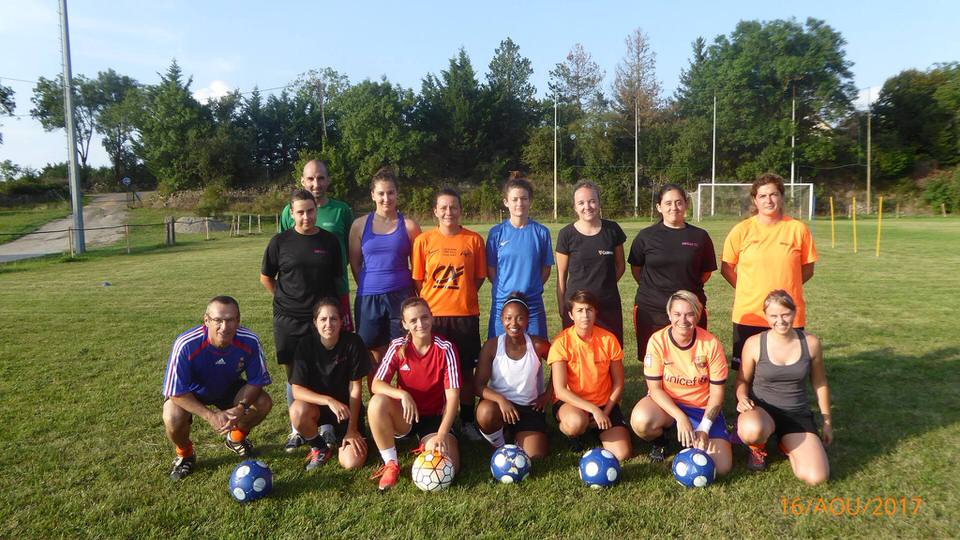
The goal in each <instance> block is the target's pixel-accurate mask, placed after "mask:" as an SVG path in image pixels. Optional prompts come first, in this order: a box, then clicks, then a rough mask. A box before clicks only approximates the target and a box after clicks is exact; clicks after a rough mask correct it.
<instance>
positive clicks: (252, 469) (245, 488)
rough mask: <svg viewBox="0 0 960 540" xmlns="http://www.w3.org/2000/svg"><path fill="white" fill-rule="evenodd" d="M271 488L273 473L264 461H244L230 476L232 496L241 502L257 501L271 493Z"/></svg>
mask: <svg viewBox="0 0 960 540" xmlns="http://www.w3.org/2000/svg"><path fill="white" fill-rule="evenodd" d="M271 488H273V473H272V472H270V467H268V466H267V464H266V463H264V462H262V461H255V460H252V459H248V460H246V461H242V462H240V464H239V465H237V466H236V467H235V468H234V469H233V472H232V473H231V474H230V494H231V495H233V498H234V499H236V500H238V501H240V502H249V501H255V500H257V499H259V498H260V497H263V496H264V495H266V494H267V493H270V489H271Z"/></svg>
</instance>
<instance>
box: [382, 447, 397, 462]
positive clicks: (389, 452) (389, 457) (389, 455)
mask: <svg viewBox="0 0 960 540" xmlns="http://www.w3.org/2000/svg"><path fill="white" fill-rule="evenodd" d="M380 457H381V458H382V459H383V462H384V463H389V462H391V461H392V462H394V463H398V461H397V447H396V446H391V447H390V448H387V449H386V450H381V451H380Z"/></svg>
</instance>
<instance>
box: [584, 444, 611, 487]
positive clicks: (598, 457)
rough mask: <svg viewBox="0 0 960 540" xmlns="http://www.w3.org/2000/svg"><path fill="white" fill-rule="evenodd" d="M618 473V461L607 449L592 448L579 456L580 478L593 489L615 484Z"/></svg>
mask: <svg viewBox="0 0 960 540" xmlns="http://www.w3.org/2000/svg"><path fill="white" fill-rule="evenodd" d="M620 473H621V471H620V461H619V460H618V459H617V457H616V456H614V455H613V453H611V452H610V451H609V450H604V449H603V448H593V449H592V450H588V451H587V452H586V453H584V454H583V457H581V458H580V480H582V481H583V483H584V484H586V485H588V486H590V487H591V488H593V489H601V488H605V487H610V486H612V485H614V484H616V483H617V481H618V480H620Z"/></svg>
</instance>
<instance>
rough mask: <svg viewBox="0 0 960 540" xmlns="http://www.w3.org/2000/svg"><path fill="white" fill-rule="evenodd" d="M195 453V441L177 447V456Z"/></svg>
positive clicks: (187, 455)
mask: <svg viewBox="0 0 960 540" xmlns="http://www.w3.org/2000/svg"><path fill="white" fill-rule="evenodd" d="M192 455H193V443H192V442H189V443H187V445H186V446H184V447H183V448H181V447H179V446H178V447H177V457H189V456H192Z"/></svg>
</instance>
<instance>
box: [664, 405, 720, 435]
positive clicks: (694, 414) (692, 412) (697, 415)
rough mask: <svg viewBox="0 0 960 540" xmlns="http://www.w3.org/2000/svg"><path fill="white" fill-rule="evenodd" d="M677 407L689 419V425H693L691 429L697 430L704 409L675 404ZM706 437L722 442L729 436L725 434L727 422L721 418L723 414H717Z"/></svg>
mask: <svg viewBox="0 0 960 540" xmlns="http://www.w3.org/2000/svg"><path fill="white" fill-rule="evenodd" d="M677 407H680V410H681V411H683V413H684V414H686V415H687V419H689V420H690V423H691V424H693V429H697V425H698V424H700V420H703V413H704V412H706V409H700V408H698V407H688V406H686V405H681V404H679V403H677ZM674 423H676V422H674ZM707 435H709V436H710V438H711V439H723V440H727V437H729V436H730V434H729V433H727V421H726V420H724V418H723V412H721V413H720V414H718V415H717V417H716V418H714V419H713V425H712V426H710V432H709V433H708V434H707Z"/></svg>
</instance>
